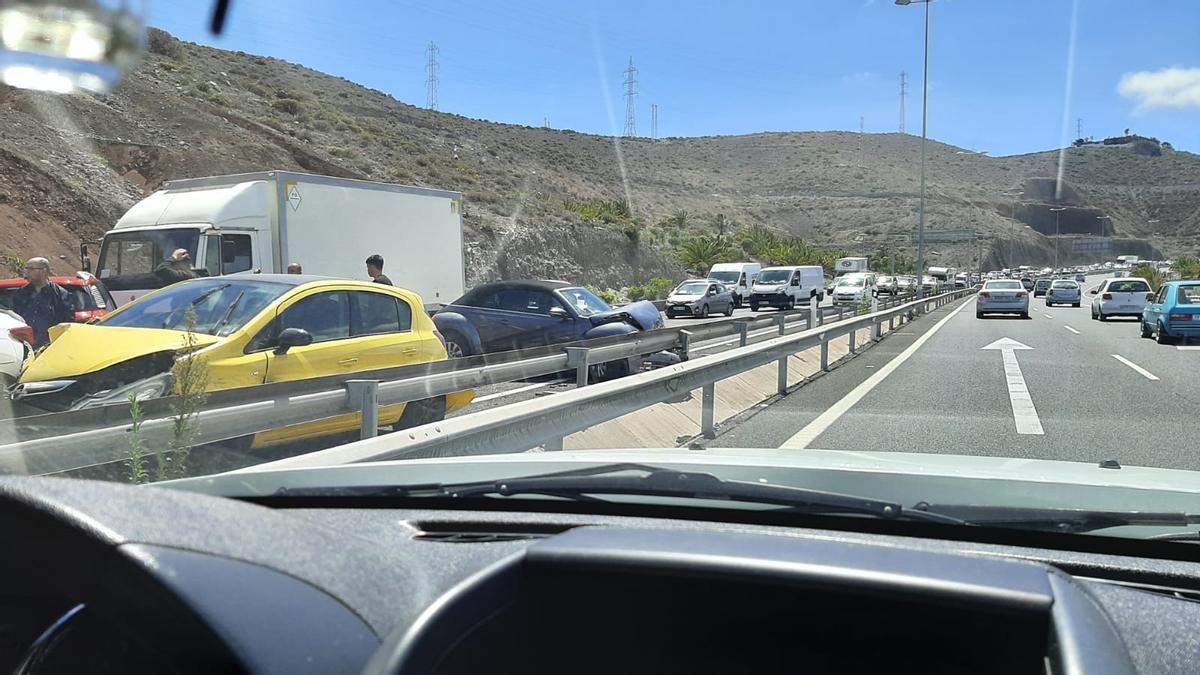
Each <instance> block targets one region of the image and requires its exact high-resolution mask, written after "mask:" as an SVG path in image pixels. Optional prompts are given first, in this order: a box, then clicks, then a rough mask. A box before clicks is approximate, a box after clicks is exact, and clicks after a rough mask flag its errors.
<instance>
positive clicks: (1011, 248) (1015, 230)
mask: <svg viewBox="0 0 1200 675" xmlns="http://www.w3.org/2000/svg"><path fill="white" fill-rule="evenodd" d="M1023 194H1025V191H1024V190H1017V191H1016V192H1005V193H1004V196H1005V197H1020V196H1021V195H1023ZM1017 203H1018V200H1015V199H1014V200H1013V203H1012V214H1011V215H1010V216H1009V218H1010V219H1011V220H1012V221H1013V234H1014V239H1012V240H1010V241H1009V242H1008V258H1009V260H1008V266H1009V268H1010V269H1011V268H1013V267H1016V265H1015V263H1016V257H1017V254H1016V252H1015V246H1016V239H1015V235H1018V234H1020V233H1021V229H1020V228H1019V227H1017Z"/></svg>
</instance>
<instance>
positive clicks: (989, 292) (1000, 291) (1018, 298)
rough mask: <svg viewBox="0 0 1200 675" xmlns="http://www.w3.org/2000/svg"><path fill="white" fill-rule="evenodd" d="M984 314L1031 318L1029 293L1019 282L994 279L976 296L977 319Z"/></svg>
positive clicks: (985, 284) (984, 285)
mask: <svg viewBox="0 0 1200 675" xmlns="http://www.w3.org/2000/svg"><path fill="white" fill-rule="evenodd" d="M984 314H1020V315H1021V318H1023V319H1028V318H1029V291H1027V290H1025V286H1023V285H1022V284H1021V282H1019V281H1014V280H1012V279H993V280H991V281H988V282H986V283H984V284H983V288H981V289H979V293H978V294H977V295H976V296H975V318H977V319H979V318H982V317H983V315H984Z"/></svg>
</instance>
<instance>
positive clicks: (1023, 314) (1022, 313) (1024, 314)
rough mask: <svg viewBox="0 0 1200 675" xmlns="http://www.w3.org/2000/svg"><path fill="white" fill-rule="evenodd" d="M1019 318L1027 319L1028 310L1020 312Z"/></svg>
mask: <svg viewBox="0 0 1200 675" xmlns="http://www.w3.org/2000/svg"><path fill="white" fill-rule="evenodd" d="M1021 318H1022V319H1028V318H1029V312H1021Z"/></svg>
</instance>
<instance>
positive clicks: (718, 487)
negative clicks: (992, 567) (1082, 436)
mask: <svg viewBox="0 0 1200 675" xmlns="http://www.w3.org/2000/svg"><path fill="white" fill-rule="evenodd" d="M630 472H638V473H640V474H642V475H617V474H624V473H630ZM275 494H276V496H288V497H293V496H343V497H349V496H354V497H389V496H390V497H446V498H452V499H463V498H478V497H487V496H489V495H499V496H503V497H511V496H518V495H546V496H551V497H559V498H563V499H570V500H573V501H604V500H601V499H598V498H597V497H595V496H594V495H639V496H644V497H676V498H683V499H701V500H715V501H730V502H741V503H752V504H770V505H775V506H779V507H781V509H782V510H784V511H797V512H803V513H844V514H855V515H869V516H875V517H877V518H882V519H887V520H895V519H908V520H925V521H933V522H943V523H953V524H963V522H962V521H961V520H960V519H958V518H954V517H953V516H947V515H944V514H940V513H931V512H926V511H916V510H911V509H905V508H903V507H902V506H901V505H900V504H897V503H895V502H889V501H885V500H881V499H873V498H869V497H859V496H855V495H847V494H842V493H837V492H826V491H823V490H812V489H808V488H797V487H789V486H785V485H778V484H774V483H755V482H749V481H737V480H728V479H722V478H718V477H717V476H714V475H712V474H710V473H699V472H687V471H676V470H674V469H666V468H662V467H657V466H651V465H647V464H635V463H616V464H602V465H599V466H592V467H586V468H583V469H572V470H569V471H561V472H557V473H548V474H540V475H534V476H526V477H519V478H509V479H503V480H494V481H475V482H466V483H432V484H423V485H396V486H372V485H366V486H349V487H333V488H280V489H279V490H278V491H277V492H276V493H275Z"/></svg>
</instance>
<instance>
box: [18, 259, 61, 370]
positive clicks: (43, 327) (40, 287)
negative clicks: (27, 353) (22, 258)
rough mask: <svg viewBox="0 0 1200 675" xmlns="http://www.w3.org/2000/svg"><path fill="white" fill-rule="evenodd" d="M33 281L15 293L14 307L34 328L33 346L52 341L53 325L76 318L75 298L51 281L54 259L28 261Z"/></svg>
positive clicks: (28, 268) (28, 271) (30, 279)
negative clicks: (72, 305) (72, 303)
mask: <svg viewBox="0 0 1200 675" xmlns="http://www.w3.org/2000/svg"><path fill="white" fill-rule="evenodd" d="M25 279H26V280H27V281H28V282H29V283H27V284H25V285H24V286H22V287H21V288H19V289H18V290H17V292H16V293H14V294H13V310H14V311H16V313H17V314H19V315H21V318H22V319H24V320H25V323H27V324H29V327H30V328H32V329H33V348H34V349H38V348H40V347H43V346H45V345H47V344H49V343H50V327H51V326H57V325H58V324H60V323H65V322H68V321H70V320H71V319H72V318H73V317H74V312H73V310H72V309H71V298H70V296H68V295H67V292H66V291H65V290H63V289H62V287H61V286H59V285H58V284H56V283H54V282H53V281H50V261H49V260H46V259H45V258H30V259H29V262H27V263H25Z"/></svg>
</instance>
